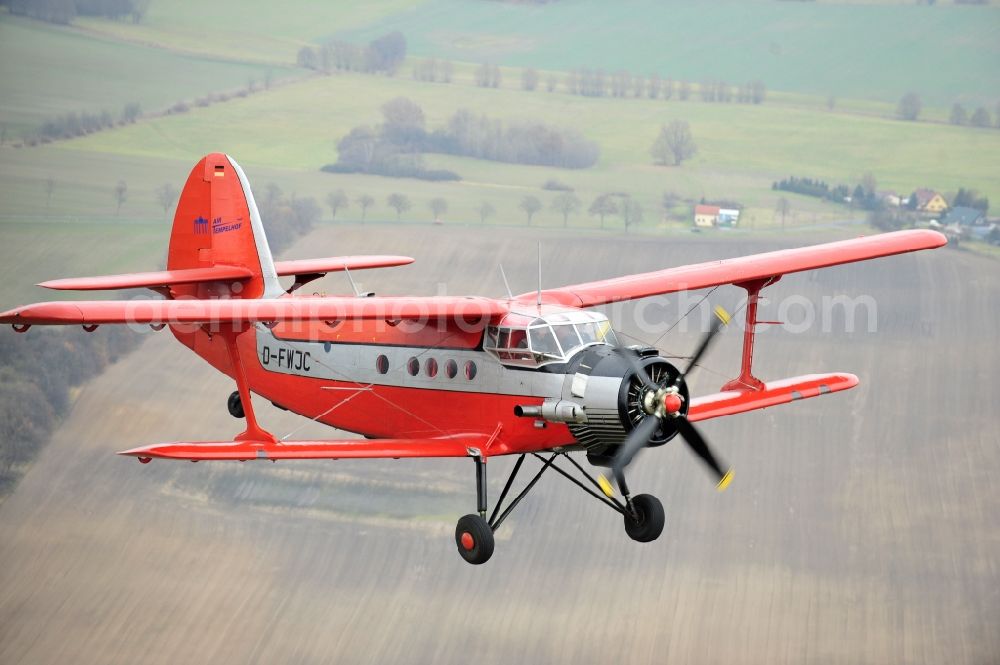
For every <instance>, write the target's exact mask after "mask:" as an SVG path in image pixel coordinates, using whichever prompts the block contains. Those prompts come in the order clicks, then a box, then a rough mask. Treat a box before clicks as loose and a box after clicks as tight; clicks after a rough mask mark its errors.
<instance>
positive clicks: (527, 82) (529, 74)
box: [521, 67, 538, 92]
mask: <svg viewBox="0 0 1000 665" xmlns="http://www.w3.org/2000/svg"><path fill="white" fill-rule="evenodd" d="M521 87H522V88H523V89H525V90H527V91H529V92H533V91H534V90H535V88H537V87H538V70H536V69H534V68H532V67H528V68H526V69H523V70H521Z"/></svg>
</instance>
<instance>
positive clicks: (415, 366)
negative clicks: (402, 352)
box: [406, 358, 420, 376]
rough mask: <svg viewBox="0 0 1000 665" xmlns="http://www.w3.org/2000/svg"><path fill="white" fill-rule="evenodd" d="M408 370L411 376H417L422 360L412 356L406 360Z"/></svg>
mask: <svg viewBox="0 0 1000 665" xmlns="http://www.w3.org/2000/svg"><path fill="white" fill-rule="evenodd" d="M406 371H407V372H409V373H410V376H416V375H417V373H418V372H419V371H420V361H419V360H417V359H416V358H410V359H409V360H408V361H407V362H406Z"/></svg>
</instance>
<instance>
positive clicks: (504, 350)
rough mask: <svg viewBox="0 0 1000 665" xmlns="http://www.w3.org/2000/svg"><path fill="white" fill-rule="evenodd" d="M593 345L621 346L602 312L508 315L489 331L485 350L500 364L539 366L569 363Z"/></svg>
mask: <svg viewBox="0 0 1000 665" xmlns="http://www.w3.org/2000/svg"><path fill="white" fill-rule="evenodd" d="M593 344H610V345H612V346H617V345H618V340H617V338H616V337H615V333H614V331H613V330H612V329H611V324H610V323H609V322H608V319H607V317H606V316H604V315H603V314H600V313H599V312H585V311H577V312H565V313H559V314H549V315H546V316H542V317H538V318H535V319H533V320H528V319H526V318H524V317H521V316H520V315H516V316H509V317H508V318H507V319H505V320H504V321H503V322H502V323H501V324H500V325H499V326H493V327H490V328H488V329H487V331H486V340H485V342H484V345H483V346H484V348H485V350H486V351H488V352H490V353H492V354H493V355H495V356H496V357H497V358H498V359H499V360H500V362H502V363H504V364H508V365H519V366H523V367H539V366H541V365H545V364H549V363H559V362H566V361H567V360H569V358H570V357H571V356H573V355H574V354H575V353H576V352H577V351H578V350H580V349H581V348H583V347H585V346H591V345H593Z"/></svg>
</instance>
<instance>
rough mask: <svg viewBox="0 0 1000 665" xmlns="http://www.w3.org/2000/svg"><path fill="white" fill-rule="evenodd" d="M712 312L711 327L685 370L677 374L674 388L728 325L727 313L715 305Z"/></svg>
mask: <svg viewBox="0 0 1000 665" xmlns="http://www.w3.org/2000/svg"><path fill="white" fill-rule="evenodd" d="M712 311H713V313H714V314H715V318H713V319H712V327H711V328H709V330H708V332H707V333H706V334H705V336H704V337H703V338H702V339H701V345H699V346H698V350H697V351H695V352H694V355H693V356H691V362H689V363H688V366H687V369H685V370H684V371H683V372H682V373H680V374H678V375H677V378H676V379H674V385H675V386H679V385H681V382H682V381H684V378H685V377H686V376H687V375H688V374H690V373H691V370H693V369H694V368H695V365H697V364H698V361H699V360H701V357H702V356H703V355H705V351H707V350H708V347H709V345H710V344H711V343H712V340H713V339H715V336H716V335H717V334H718V333H719V331H720V330H722V327H723V326H725V325H727V324H728V323H729V312H727V311H726V310H724V309H723V308H722V307H720V306H718V305H716V306H715V309H714V310H712Z"/></svg>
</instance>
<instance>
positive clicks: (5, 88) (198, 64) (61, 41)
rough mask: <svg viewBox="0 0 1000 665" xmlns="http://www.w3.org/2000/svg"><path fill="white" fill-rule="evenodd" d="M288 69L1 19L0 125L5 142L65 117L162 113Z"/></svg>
mask: <svg viewBox="0 0 1000 665" xmlns="http://www.w3.org/2000/svg"><path fill="white" fill-rule="evenodd" d="M291 64H292V63H288V65H287V66H286V65H282V66H271V67H265V66H262V65H259V64H253V63H239V62H232V61H221V60H218V59H209V58H205V57H198V56H191V55H183V54H178V53H174V52H170V51H166V50H163V49H158V48H152V47H150V46H146V45H140V44H133V43H125V42H121V41H116V40H109V39H105V38H99V37H95V36H93V35H87V34H84V33H81V32H79V31H76V30H73V29H69V28H64V27H57V26H52V25H49V24H46V23H42V22H40V21H29V20H26V19H19V18H15V17H11V16H9V15H7V14H6V13H3V12H0V125H5V126H6V131H7V140H8V141H10V140H14V139H18V138H20V137H21V136H22V135H23V134H24V133H27V132H30V131H31V130H34V129H36V128H37V127H38V126H39V125H40V124H41V123H42V122H43V121H44V120H46V119H50V118H53V117H55V116H58V115H62V114H66V113H80V112H84V111H85V112H90V113H99V112H101V111H104V110H107V111H109V112H110V113H111V114H112V115H113V116H114V118H115V119H117V118H118V117H119V114H120V113H121V110H122V107H123V106H125V105H126V104H128V103H131V102H138V103H139V104H140V105H141V106H142V108H143V110H144V111H146V112H156V111H162V110H164V109H165V108H167V107H169V106H170V105H172V104H174V103H175V102H178V101H182V100H187V101H189V102H191V101H193V100H194V99H195V98H196V97H201V96H203V95H207V94H208V93H218V92H227V91H233V90H235V89H238V88H245V87H246V86H247V83H248V81H249V80H254V81H256V82H257V85H261V84H262V83H263V81H264V78H265V76H266V75H267V72H268V70H269V69H270V70H271V76H272V77H273V79H274V80H275V81H278V80H281V79H282V78H284V77H287V76H289V75H290V74H291V73H292V70H293V67H291Z"/></svg>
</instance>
